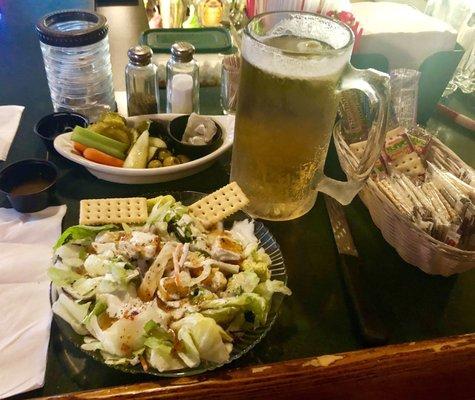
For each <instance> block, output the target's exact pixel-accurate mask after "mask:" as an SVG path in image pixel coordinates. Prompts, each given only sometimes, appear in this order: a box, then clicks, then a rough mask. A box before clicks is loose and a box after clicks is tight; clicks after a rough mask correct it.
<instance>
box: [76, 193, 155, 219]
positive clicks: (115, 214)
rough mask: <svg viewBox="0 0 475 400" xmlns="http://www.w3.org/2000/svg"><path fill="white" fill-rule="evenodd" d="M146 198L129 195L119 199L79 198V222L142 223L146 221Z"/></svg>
mask: <svg viewBox="0 0 475 400" xmlns="http://www.w3.org/2000/svg"><path fill="white" fill-rule="evenodd" d="M147 217H148V211H147V199H146V198H145V197H130V198H121V199H89V200H81V202H80V210H79V223H80V224H81V225H105V224H120V223H122V222H125V223H127V224H142V223H145V222H146V221H147Z"/></svg>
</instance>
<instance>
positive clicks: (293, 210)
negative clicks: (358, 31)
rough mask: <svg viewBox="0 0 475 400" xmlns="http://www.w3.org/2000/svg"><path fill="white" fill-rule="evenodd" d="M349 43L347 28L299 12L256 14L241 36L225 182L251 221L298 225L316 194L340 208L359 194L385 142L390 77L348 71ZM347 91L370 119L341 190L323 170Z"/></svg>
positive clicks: (350, 49) (350, 69) (350, 68)
mask: <svg viewBox="0 0 475 400" xmlns="http://www.w3.org/2000/svg"><path fill="white" fill-rule="evenodd" d="M353 43H354V35H353V32H352V31H351V29H350V28H348V27H347V26H346V25H344V24H342V23H340V22H337V21H334V20H331V19H329V18H326V17H323V16H319V15H316V14H309V13H304V12H272V13H266V14H260V15H257V16H256V17H254V18H253V19H252V20H251V21H250V22H249V24H248V25H247V27H246V28H245V30H244V35H243V42H242V58H243V59H242V66H241V78H240V86H239V99H238V107H237V113H236V125H235V138H234V146H233V155H232V165H231V181H233V180H234V181H236V182H237V183H238V184H239V185H240V186H241V188H242V189H243V191H244V193H245V194H246V195H247V196H248V197H249V199H250V204H249V206H248V208H247V210H246V211H247V212H249V214H251V215H252V216H254V217H258V218H263V219H267V220H289V219H293V218H297V217H300V216H301V215H303V214H305V213H306V212H308V211H309V210H310V209H311V208H312V207H313V205H314V204H315V201H316V198H317V194H318V192H323V193H326V194H328V195H330V196H332V197H334V198H335V199H337V200H338V201H339V202H340V203H342V204H345V205H346V204H348V203H349V202H350V201H351V200H352V199H353V197H354V196H355V195H356V194H357V193H358V191H359V190H360V189H361V187H362V186H363V184H364V182H365V180H366V178H367V177H368V175H369V174H370V172H371V170H372V168H373V165H374V162H375V161H376V159H377V158H378V156H379V154H380V152H381V148H382V145H383V142H384V127H385V126H386V118H387V109H388V99H389V77H388V75H386V74H383V73H380V72H377V71H375V70H358V69H355V68H353V67H352V66H351V65H350V63H349V61H350V56H351V52H352V49H353ZM347 89H359V90H362V91H363V92H364V93H365V94H366V95H367V96H368V98H369V101H370V103H371V106H372V109H374V110H375V114H374V115H375V118H374V121H373V126H372V128H371V131H370V135H369V138H368V145H367V148H366V150H365V153H364V155H363V157H362V158H361V161H360V165H359V166H358V169H357V171H356V174H355V176H354V177H351V178H349V180H348V182H340V181H336V180H334V179H331V178H328V177H326V176H325V175H324V174H323V167H324V164H325V158H326V154H327V150H328V145H329V142H330V138H331V133H332V129H333V125H334V122H335V117H336V112H337V106H338V102H339V93H340V92H341V91H343V90H347Z"/></svg>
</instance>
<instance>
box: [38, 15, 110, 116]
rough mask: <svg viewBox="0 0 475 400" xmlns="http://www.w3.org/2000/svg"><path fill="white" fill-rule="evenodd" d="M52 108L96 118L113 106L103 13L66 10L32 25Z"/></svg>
mask: <svg viewBox="0 0 475 400" xmlns="http://www.w3.org/2000/svg"><path fill="white" fill-rule="evenodd" d="M36 30H37V33H38V36H39V39H40V46H41V51H42V53H43V61H44V65H45V70H46V77H47V79H48V85H49V89H50V93H51V100H52V103H53V107H54V110H55V111H56V112H58V111H74V112H79V113H81V114H84V115H85V116H87V117H88V118H89V119H90V120H91V121H94V120H96V119H97V118H98V117H99V115H100V114H101V113H102V112H104V111H108V110H111V111H114V110H115V109H116V104H115V98H114V88H113V83H112V67H111V62H110V54H109V41H108V38H107V32H108V26H107V20H106V18H105V17H104V16H102V15H99V14H97V13H94V12H90V11H82V10H66V11H59V12H55V13H51V14H48V15H46V16H44V17H43V18H41V19H40V20H39V21H38V23H37V24H36Z"/></svg>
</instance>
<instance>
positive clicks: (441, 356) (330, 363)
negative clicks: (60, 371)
mask: <svg viewBox="0 0 475 400" xmlns="http://www.w3.org/2000/svg"><path fill="white" fill-rule="evenodd" d="M151 398H159V399H186V400H188V399H204V398H206V399H207V400H208V399H261V398H262V399H264V398H265V399H267V398H272V399H282V398H295V399H306V398H309V399H310V398H312V399H313V398H318V399H319V400H322V399H352V400H353V399H365V400H368V399H393V398H394V399H396V398H397V399H426V398H427V399H451V400H454V399H473V398H475V333H471V334H466V335H458V336H451V337H445V338H439V339H433V340H425V341H420V342H410V343H404V344H394V345H388V346H383V347H377V348H371V349H365V350H358V351H352V352H347V353H339V354H332V355H323V356H319V357H311V358H303V359H296V360H290V361H283V362H278V363H273V364H264V365H255V366H248V367H243V368H236V369H227V370H217V371H215V372H211V373H207V374H204V375H197V376H193V377H186V378H177V379H167V380H163V379H157V380H156V381H153V382H148V383H139V384H133V385H124V386H117V387H111V388H104V389H97V390H89V391H81V392H75V393H70V394H64V395H59V396H52V397H43V398H42V399H108V400H110V399H114V400H120V399H151Z"/></svg>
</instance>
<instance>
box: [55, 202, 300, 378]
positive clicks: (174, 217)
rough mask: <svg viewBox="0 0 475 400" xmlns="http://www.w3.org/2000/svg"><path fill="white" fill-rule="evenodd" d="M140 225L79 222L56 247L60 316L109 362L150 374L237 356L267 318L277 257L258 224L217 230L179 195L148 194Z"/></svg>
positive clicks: (278, 286) (277, 288)
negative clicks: (236, 347)
mask: <svg viewBox="0 0 475 400" xmlns="http://www.w3.org/2000/svg"><path fill="white" fill-rule="evenodd" d="M148 206H149V218H148V220H147V222H146V223H145V224H143V225H140V226H129V225H126V224H122V226H116V225H104V226H98V227H91V226H81V225H78V226H73V227H70V228H68V229H67V230H65V231H64V232H63V234H62V235H61V237H60V238H59V239H58V242H57V243H56V245H55V246H54V257H53V265H52V266H51V268H50V269H49V276H50V278H51V280H52V281H53V284H54V285H55V286H56V287H57V288H58V292H59V296H58V298H57V300H56V301H55V302H54V304H53V312H54V313H55V314H56V315H58V316H59V317H61V318H62V319H64V320H65V321H67V322H68V323H69V324H70V325H71V327H72V329H74V331H76V332H77V333H78V334H80V335H83V336H84V343H83V344H82V348H83V349H84V350H88V351H100V352H101V354H102V356H103V358H104V360H105V362H106V363H107V364H111V365H113V364H131V365H137V364H141V365H142V367H143V368H144V370H145V371H147V370H148V369H149V368H156V369H157V370H158V371H160V372H164V371H171V370H179V369H183V368H193V367H197V366H199V365H200V364H201V363H217V364H223V363H225V362H226V361H228V360H229V357H230V354H231V351H232V348H233V340H235V339H236V338H237V337H238V336H239V335H240V333H242V332H244V331H248V330H253V329H255V328H257V327H260V326H263V325H264V324H265V323H266V320H267V315H268V313H269V309H270V306H271V300H272V296H273V294H274V293H276V292H278V293H282V294H285V295H290V294H291V292H290V290H289V289H288V288H287V287H286V286H285V285H284V283H283V282H281V281H278V280H271V279H270V271H269V265H270V264H271V260H270V257H269V255H268V254H266V252H265V251H264V249H263V248H260V247H259V243H258V240H257V238H256V236H255V235H254V222H253V221H252V220H243V221H239V222H235V223H234V225H233V227H232V228H231V229H230V230H225V229H224V228H223V226H222V225H221V226H216V227H215V228H214V229H213V230H211V231H208V230H206V229H205V228H203V226H202V225H201V224H200V223H199V221H198V220H196V219H194V218H193V217H192V216H191V215H190V214H188V212H187V207H185V206H183V205H182V204H181V203H180V202H177V201H175V199H174V198H173V197H172V196H159V197H157V198H154V199H151V200H148Z"/></svg>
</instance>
